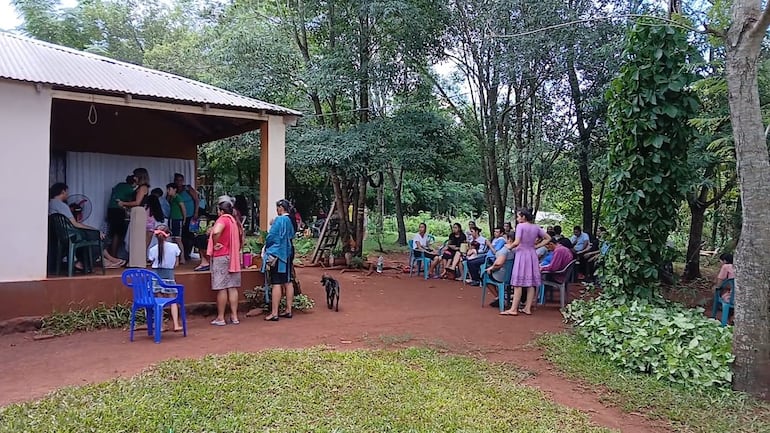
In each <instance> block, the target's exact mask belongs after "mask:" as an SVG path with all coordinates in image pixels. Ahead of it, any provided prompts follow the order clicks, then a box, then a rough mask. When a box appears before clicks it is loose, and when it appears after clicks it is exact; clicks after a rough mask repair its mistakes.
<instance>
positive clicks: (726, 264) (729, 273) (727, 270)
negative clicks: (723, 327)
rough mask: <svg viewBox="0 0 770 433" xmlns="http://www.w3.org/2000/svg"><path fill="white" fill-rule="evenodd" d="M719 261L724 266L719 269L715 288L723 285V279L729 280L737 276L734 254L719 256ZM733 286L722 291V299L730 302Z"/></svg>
mask: <svg viewBox="0 0 770 433" xmlns="http://www.w3.org/2000/svg"><path fill="white" fill-rule="evenodd" d="M719 262H720V263H722V267H721V268H720V269H719V275H717V278H716V281H715V283H716V285H715V286H714V290H716V289H718V288H719V287H720V286H721V285H722V281H724V280H729V279H730V278H735V269H734V268H733V255H732V254H727V253H724V254H722V255H720V256H719ZM732 289H733V288H732V287H727V288H726V289H724V292H722V300H723V301H725V302H730V292H731V291H732Z"/></svg>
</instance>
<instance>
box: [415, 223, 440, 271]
mask: <svg viewBox="0 0 770 433" xmlns="http://www.w3.org/2000/svg"><path fill="white" fill-rule="evenodd" d="M427 232H428V226H426V225H425V223H420V228H419V231H418V232H417V234H416V235H414V240H413V241H412V244H413V248H414V256H415V257H425V258H427V259H430V261H431V262H430V268H429V270H428V275H433V272H434V271H435V270H436V266H437V265H438V264H439V263H440V262H441V259H440V258H439V257H438V255H436V252H435V251H434V250H433V248H432V247H431V245H430V244H431V241H430V239H429V238H430V237H431V236H430V235H428V233H427ZM436 278H438V277H436Z"/></svg>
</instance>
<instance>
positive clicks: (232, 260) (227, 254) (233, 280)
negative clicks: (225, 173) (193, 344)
mask: <svg viewBox="0 0 770 433" xmlns="http://www.w3.org/2000/svg"><path fill="white" fill-rule="evenodd" d="M217 215H218V218H217V221H216V223H214V227H212V228H211V232H210V233H209V243H208V248H207V253H208V255H209V256H210V257H211V289H212V290H215V291H216V292H217V317H216V319H214V320H212V321H211V324H212V325H215V326H224V325H225V324H226V322H225V309H226V308H227V304H228V303H229V304H230V322H231V323H232V324H233V325H237V324H238V323H240V321H239V320H238V288H240V287H241V262H240V259H239V258H240V251H241V247H242V246H243V228H242V227H241V224H240V222H239V221H237V220H236V219H235V218H234V217H233V203H232V202H231V201H227V200H225V201H220V203H219V205H218V206H217Z"/></svg>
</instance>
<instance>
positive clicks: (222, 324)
mask: <svg viewBox="0 0 770 433" xmlns="http://www.w3.org/2000/svg"><path fill="white" fill-rule="evenodd" d="M211 324H212V325H214V326H225V325H227V322H225V321H224V320H212V321H211Z"/></svg>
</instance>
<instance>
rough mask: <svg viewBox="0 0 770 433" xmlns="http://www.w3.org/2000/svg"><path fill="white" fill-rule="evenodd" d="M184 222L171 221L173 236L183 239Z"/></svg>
mask: <svg viewBox="0 0 770 433" xmlns="http://www.w3.org/2000/svg"><path fill="white" fill-rule="evenodd" d="M183 224H184V220H171V236H174V237H177V238H179V237H182V225H183Z"/></svg>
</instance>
